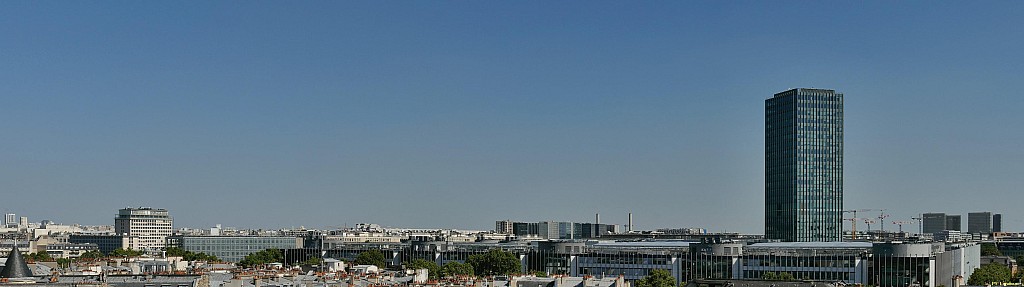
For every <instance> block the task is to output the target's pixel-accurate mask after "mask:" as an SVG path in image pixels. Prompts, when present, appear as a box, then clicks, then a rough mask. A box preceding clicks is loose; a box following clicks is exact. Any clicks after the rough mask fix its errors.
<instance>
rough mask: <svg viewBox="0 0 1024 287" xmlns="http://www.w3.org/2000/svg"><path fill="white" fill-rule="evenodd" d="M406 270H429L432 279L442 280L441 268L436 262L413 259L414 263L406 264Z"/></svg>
mask: <svg viewBox="0 0 1024 287" xmlns="http://www.w3.org/2000/svg"><path fill="white" fill-rule="evenodd" d="M405 268H409V269H427V274H428V275H429V276H430V279H438V278H441V266H438V265H437V263H434V261H429V260H423V259H413V260H412V261H409V262H406V263H405Z"/></svg>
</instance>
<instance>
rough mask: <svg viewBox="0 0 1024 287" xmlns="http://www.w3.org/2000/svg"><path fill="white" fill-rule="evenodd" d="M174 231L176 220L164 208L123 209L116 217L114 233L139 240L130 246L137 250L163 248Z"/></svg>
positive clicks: (132, 242)
mask: <svg viewBox="0 0 1024 287" xmlns="http://www.w3.org/2000/svg"><path fill="white" fill-rule="evenodd" d="M173 230H174V220H173V219H172V218H171V215H170V214H169V213H168V212H167V210H166V209H162V208H151V207H140V208H131V207H129V208H122V209H121V210H119V211H118V212H117V216H116V217H114V233H116V234H117V235H127V236H129V237H134V238H137V240H132V241H130V242H129V245H128V247H129V248H131V249H135V250H145V249H156V248H163V247H164V245H165V244H166V243H165V241H166V239H167V236H171V233H172V232H173Z"/></svg>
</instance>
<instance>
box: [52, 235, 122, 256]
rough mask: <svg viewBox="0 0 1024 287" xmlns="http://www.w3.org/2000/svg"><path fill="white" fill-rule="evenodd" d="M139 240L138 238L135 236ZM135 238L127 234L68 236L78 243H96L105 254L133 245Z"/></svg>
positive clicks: (69, 239)
mask: <svg viewBox="0 0 1024 287" xmlns="http://www.w3.org/2000/svg"><path fill="white" fill-rule="evenodd" d="M134 240H136V241H137V240H138V238H137V237H136V238H134ZM132 241H133V238H132V237H129V236H126V235H91V234H71V235H69V236H68V242H69V243H76V244H86V243H91V244H96V246H97V248H98V250H99V251H100V252H102V253H103V254H110V252H111V251H114V250H117V249H127V248H129V247H131V246H132Z"/></svg>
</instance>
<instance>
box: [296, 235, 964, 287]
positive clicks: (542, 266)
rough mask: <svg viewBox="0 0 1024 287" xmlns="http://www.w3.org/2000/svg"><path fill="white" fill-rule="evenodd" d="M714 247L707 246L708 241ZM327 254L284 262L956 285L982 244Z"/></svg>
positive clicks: (598, 244) (561, 244)
mask: <svg viewBox="0 0 1024 287" xmlns="http://www.w3.org/2000/svg"><path fill="white" fill-rule="evenodd" d="M706 241H712V240H706ZM333 247H335V248H329V249H325V250H319V249H315V248H306V249H298V250H286V253H285V256H286V258H289V259H286V260H288V261H289V262H292V261H304V260H305V259H307V258H310V257H316V256H320V254H327V257H331V258H339V259H346V260H352V259H354V257H355V256H356V255H357V254H359V253H360V252H362V251H366V250H381V251H383V253H384V254H385V257H386V261H387V264H388V265H391V266H398V265H401V264H403V262H408V261H410V260H413V259H425V260H430V261H434V262H436V263H437V264H439V265H444V264H447V263H448V262H457V261H464V260H465V259H466V258H469V256H472V255H474V254H481V253H484V252H486V251H487V250H488V249H494V248H498V249H503V250H506V251H509V252H512V253H513V254H516V256H517V257H518V258H519V259H520V262H521V267H522V270H521V272H522V273H524V274H532V273H535V272H541V273H547V274H564V275H569V276H595V277H604V276H623V277H624V278H625V279H626V280H629V281H635V280H639V279H641V278H644V277H645V276H647V275H648V274H650V272H651V271H652V270H656V269H661V270H668V271H669V272H670V273H671V274H672V276H674V277H675V278H676V280H677V284H678V283H683V282H689V281H692V280H702V279H714V280H761V279H769V280H771V279H776V280H811V281H816V282H843V283H844V284H863V285H874V286H893V287H895V286H899V287H905V286H908V285H914V286H921V287H937V286H943V285H944V286H959V285H963V283H965V282H966V281H967V279H968V278H970V275H971V273H972V272H973V271H974V269H976V268H978V267H980V261H981V259H980V257H981V253H980V250H981V248H980V245H978V244H976V243H957V244H948V243H942V242H923V243H901V242H889V243H881V242H874V243H872V242H768V243H745V242H714V241H712V242H703V243H702V242H691V241H680V240H674V241H673V240H660V241H625V242H616V241H595V240H546V241H536V242H532V243H528V244H527V243H518V244H517V243H513V242H509V243H501V244H481V243H474V244H466V243H438V242H430V244H421V243H417V242H410V243H404V242H403V243H387V244H383V243H376V244H371V243H363V244H352V245H344V246H333Z"/></svg>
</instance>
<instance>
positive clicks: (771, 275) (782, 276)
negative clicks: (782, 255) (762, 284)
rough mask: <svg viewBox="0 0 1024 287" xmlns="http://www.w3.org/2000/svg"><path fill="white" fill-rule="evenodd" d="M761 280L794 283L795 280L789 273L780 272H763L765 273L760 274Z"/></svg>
mask: <svg viewBox="0 0 1024 287" xmlns="http://www.w3.org/2000/svg"><path fill="white" fill-rule="evenodd" d="M761 280H770V281H795V280H796V278H795V277H793V274H790V273H789V272H780V273H775V272H765V273H761Z"/></svg>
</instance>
